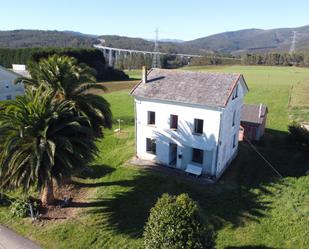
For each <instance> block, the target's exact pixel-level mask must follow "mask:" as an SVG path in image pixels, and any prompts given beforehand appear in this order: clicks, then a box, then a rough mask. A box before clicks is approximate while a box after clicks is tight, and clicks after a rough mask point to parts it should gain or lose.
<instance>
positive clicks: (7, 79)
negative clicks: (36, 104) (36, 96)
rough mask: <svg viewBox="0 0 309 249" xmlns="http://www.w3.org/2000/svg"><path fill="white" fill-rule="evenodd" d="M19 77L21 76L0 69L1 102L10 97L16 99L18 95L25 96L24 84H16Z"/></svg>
mask: <svg viewBox="0 0 309 249" xmlns="http://www.w3.org/2000/svg"><path fill="white" fill-rule="evenodd" d="M18 77H21V76H18V75H17V74H16V73H14V72H11V71H9V70H7V69H5V68H3V67H0V100H6V99H7V97H8V96H11V97H12V99H14V98H15V97H16V96H17V95H22V94H24V92H25V90H24V86H23V85H22V84H18V85H15V84H14V80H15V79H16V78H18Z"/></svg>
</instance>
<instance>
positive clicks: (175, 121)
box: [170, 114, 178, 129]
mask: <svg viewBox="0 0 309 249" xmlns="http://www.w3.org/2000/svg"><path fill="white" fill-rule="evenodd" d="M170 128H171V129H177V128H178V116H177V115H173V114H171V117H170Z"/></svg>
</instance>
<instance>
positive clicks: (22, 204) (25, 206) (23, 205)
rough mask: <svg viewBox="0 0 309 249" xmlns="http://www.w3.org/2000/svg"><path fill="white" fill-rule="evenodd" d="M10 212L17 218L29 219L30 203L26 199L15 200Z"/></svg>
mask: <svg viewBox="0 0 309 249" xmlns="http://www.w3.org/2000/svg"><path fill="white" fill-rule="evenodd" d="M10 212H11V214H12V215H13V216H15V217H19V218H24V217H27V215H28V213H29V202H28V201H27V200H25V199H16V200H14V201H13V202H12V204H11V206H10Z"/></svg>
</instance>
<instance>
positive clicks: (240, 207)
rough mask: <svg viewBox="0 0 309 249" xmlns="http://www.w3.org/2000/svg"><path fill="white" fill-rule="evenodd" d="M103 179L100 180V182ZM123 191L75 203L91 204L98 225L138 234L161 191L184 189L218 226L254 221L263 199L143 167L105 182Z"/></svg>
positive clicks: (264, 205) (260, 212) (260, 213)
mask: <svg viewBox="0 0 309 249" xmlns="http://www.w3.org/2000/svg"><path fill="white" fill-rule="evenodd" d="M104 184H105V183H102V186H104ZM108 185H109V186H113V185H118V186H122V187H125V188H127V191H123V192H118V193H116V194H114V195H113V197H112V198H102V199H97V200H95V201H94V202H93V203H76V204H74V205H77V206H80V207H95V208H93V209H91V210H90V211H89V212H90V213H92V214H95V215H96V220H97V221H98V223H97V224H96V225H97V226H98V229H100V228H104V229H111V230H115V231H117V232H118V233H122V234H127V235H129V236H131V237H133V238H138V237H141V236H142V233H143V228H144V226H145V223H146V221H147V219H148V216H149V212H150V209H151V208H152V207H153V206H154V204H155V203H156V201H157V199H158V198H159V197H160V196H161V195H162V194H163V193H169V194H172V195H176V194H180V193H188V194H189V195H190V196H191V198H193V199H194V200H195V201H197V202H198V203H199V205H200V206H201V208H202V210H203V214H204V216H205V218H206V219H207V220H208V221H209V222H210V223H211V224H212V225H213V226H214V228H215V229H220V228H222V226H223V225H224V224H225V223H226V222H229V223H231V224H232V225H233V226H235V227H236V226H241V225H243V224H244V221H245V220H254V221H257V222H258V218H259V217H263V216H264V210H265V209H267V207H268V204H269V203H267V202H262V201H259V200H258V194H257V193H254V192H252V191H250V190H248V189H246V188H237V187H236V188H235V187H228V188H227V187H226V186H220V185H215V186H207V187H206V186H204V185H196V186H193V185H192V183H189V182H186V181H181V180H179V179H176V178H174V177H165V176H162V175H160V173H155V172H149V171H143V172H142V174H140V175H139V176H137V177H136V178H135V179H133V180H129V181H118V182H113V183H108Z"/></svg>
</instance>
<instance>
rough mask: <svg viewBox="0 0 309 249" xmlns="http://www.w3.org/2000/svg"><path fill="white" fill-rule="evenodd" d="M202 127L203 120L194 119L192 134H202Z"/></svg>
mask: <svg viewBox="0 0 309 249" xmlns="http://www.w3.org/2000/svg"><path fill="white" fill-rule="evenodd" d="M203 125H204V120H202V119H197V118H195V119H194V133H197V134H203Z"/></svg>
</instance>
